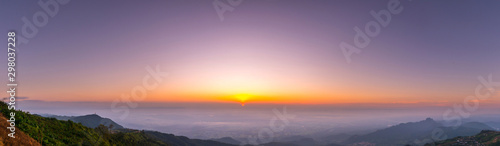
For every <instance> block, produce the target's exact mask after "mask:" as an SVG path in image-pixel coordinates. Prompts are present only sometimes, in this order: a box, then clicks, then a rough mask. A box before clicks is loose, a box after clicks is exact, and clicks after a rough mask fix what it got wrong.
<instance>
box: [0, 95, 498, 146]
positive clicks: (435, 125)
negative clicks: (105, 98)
mask: <svg viewBox="0 0 500 146" xmlns="http://www.w3.org/2000/svg"><path fill="white" fill-rule="evenodd" d="M0 110H1V112H2V115H7V114H9V113H10V112H14V113H15V114H16V128H17V129H16V130H17V132H16V136H18V137H20V138H18V139H12V138H9V137H7V134H8V132H9V131H7V130H6V129H4V130H0V133H2V136H0V145H172V146H236V145H239V144H240V141H238V140H236V139H233V138H231V137H223V138H218V139H210V140H201V139H190V138H188V137H185V136H176V135H173V134H167V133H162V132H158V131H148V130H136V129H128V128H125V127H123V126H121V125H120V124H118V123H116V122H114V121H113V120H111V119H109V118H103V117H101V116H99V115H97V114H90V115H83V116H57V115H48V114H44V115H33V114H29V113H27V112H23V111H21V110H8V109H7V104H5V103H4V102H1V103H0ZM8 124H9V123H8V122H7V121H6V118H5V117H4V116H0V125H3V126H4V127H7V125H8ZM494 124H496V123H495V122H490V123H489V125H494ZM489 125H486V124H483V123H479V122H468V123H464V124H462V125H461V126H459V127H449V126H444V125H443V124H442V123H440V122H437V121H435V120H433V119H431V118H427V119H425V120H423V121H419V122H409V123H401V124H398V125H395V126H391V127H388V128H383V129H379V130H376V131H374V132H370V133H366V134H361V135H353V136H351V135H348V134H337V135H332V136H329V137H326V138H331V139H336V140H335V141H336V142H335V143H323V142H318V140H317V139H314V138H310V137H307V136H301V135H294V136H289V137H281V138H277V139H276V140H275V141H274V142H270V143H265V144H261V145H263V146H340V145H352V146H355V145H388V146H392V145H394V146H396V145H423V144H425V143H421V144H416V143H415V140H422V139H429V138H431V135H432V133H433V131H435V130H436V129H440V130H441V132H442V135H446V136H447V138H452V139H449V140H444V141H438V142H433V143H434V144H436V145H457V144H464V143H467V142H468V143H470V142H474V143H484V144H492V145H494V144H497V145H498V144H500V142H498V141H499V139H500V133H499V132H495V131H493V130H495V129H496V128H492V126H489ZM495 126H497V125H495ZM478 133H479V134H478ZM476 134H477V135H476ZM430 144H432V143H430Z"/></svg>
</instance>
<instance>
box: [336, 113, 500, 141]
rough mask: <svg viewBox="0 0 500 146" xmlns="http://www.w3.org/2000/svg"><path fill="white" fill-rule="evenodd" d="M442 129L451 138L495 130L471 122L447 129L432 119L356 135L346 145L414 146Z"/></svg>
mask: <svg viewBox="0 0 500 146" xmlns="http://www.w3.org/2000/svg"><path fill="white" fill-rule="evenodd" d="M437 128H441V129H442V130H443V133H444V134H445V135H446V136H447V137H449V138H452V137H457V136H471V135H475V134H477V133H479V132H481V131H482V130H493V128H491V127H489V126H487V125H485V124H483V123H478V122H469V123H465V124H462V125H461V126H459V127H456V128H453V127H445V126H443V125H442V124H441V123H438V122H436V121H434V120H433V119H431V118H427V119H426V120H423V121H420V122H409V123H402V124H399V125H396V126H392V127H389V128H385V129H381V130H377V131H375V132H373V133H369V134H366V135H356V136H352V137H350V138H349V139H347V140H346V141H345V142H344V143H345V144H356V143H371V144H376V145H406V144H409V145H413V144H414V141H415V140H417V139H428V138H431V134H432V131H433V130H434V129H437Z"/></svg>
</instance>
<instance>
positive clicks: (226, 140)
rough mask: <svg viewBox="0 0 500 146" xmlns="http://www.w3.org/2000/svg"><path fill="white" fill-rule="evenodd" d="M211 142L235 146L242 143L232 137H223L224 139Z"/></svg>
mask: <svg viewBox="0 0 500 146" xmlns="http://www.w3.org/2000/svg"><path fill="white" fill-rule="evenodd" d="M210 140H213V141H218V142H222V143H227V144H233V145H239V144H240V143H241V142H240V141H237V140H235V139H233V138H231V137H222V138H217V139H210Z"/></svg>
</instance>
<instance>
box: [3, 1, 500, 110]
mask: <svg viewBox="0 0 500 146" xmlns="http://www.w3.org/2000/svg"><path fill="white" fill-rule="evenodd" d="M222 1H223V2H225V1H224V0H222ZM212 2H213V1H211V0H206V1H201V0H200V1H194V0H188V1H186V0H182V1H180V0H179V1H160V0H156V1H148V2H145V1H97V0H93V1H70V2H69V3H68V4H65V5H60V6H59V12H58V13H57V14H56V15H55V16H54V17H50V18H49V19H48V23H47V24H46V25H44V26H43V27H40V28H38V33H37V34H36V35H35V36H34V37H32V38H29V43H28V44H21V45H19V46H18V47H17V49H18V52H17V53H18V56H17V57H18V62H17V64H18V83H19V85H20V86H19V88H20V90H19V94H20V96H27V97H29V98H30V99H33V100H48V101H112V100H114V99H116V98H119V97H120V95H121V94H123V93H129V92H130V90H131V89H132V88H133V87H134V86H136V85H139V84H141V82H142V78H143V77H144V76H145V75H146V74H147V71H146V70H145V67H146V66H156V65H159V66H160V68H161V70H162V71H165V72H168V73H169V76H168V77H167V79H166V82H163V83H162V84H161V85H160V86H159V87H158V88H156V89H154V90H152V91H148V97H147V98H146V99H145V101H195V102H204V101H231V100H233V99H231V95H239V94H250V95H252V97H249V98H250V99H248V100H249V101H255V102H293V103H297V102H298V103H325V102H326V103H342V102H363V103H365V102H389V103H392V102H410V103H411V102H437V103H440V102H457V101H458V102H460V101H462V100H463V99H464V98H465V97H466V96H468V95H472V94H474V89H475V87H476V86H477V85H478V84H479V81H478V80H477V77H478V76H487V75H489V74H492V75H493V79H494V80H495V79H500V68H499V67H498V63H499V62H500V57H498V56H499V55H500V41H499V36H500V29H498V26H500V17H498V14H500V9H498V6H500V2H499V1H481V2H475V1H465V0H459V1H453V3H452V1H430V0H427V1H417V0H414V1H407V0H401V1H400V2H401V3H400V5H401V6H400V7H402V9H403V10H402V11H401V13H399V14H397V15H392V17H391V18H392V19H391V21H390V23H389V24H388V26H386V27H382V28H381V30H380V34H379V35H378V36H376V37H373V38H371V42H370V44H369V45H368V46H367V47H365V48H363V49H362V52H361V53H360V54H354V55H353V56H352V62H351V63H347V61H346V59H345V57H344V55H343V53H342V51H341V49H340V47H339V44H340V43H341V42H347V43H350V44H353V38H354V37H355V35H356V32H355V31H354V30H353V28H354V27H360V28H364V26H365V25H366V24H367V23H368V22H370V21H374V20H375V19H374V18H373V17H372V16H371V14H370V11H372V10H373V11H376V12H378V11H380V10H385V9H387V3H388V2H389V1H388V0H383V1H382V0H380V1H352V0H343V1H339V0H336V1H326V0H308V1H306V0H303V1H295V0H286V1H285V0H246V1H244V2H243V3H241V4H240V5H238V6H235V7H233V8H234V11H232V12H226V13H225V14H224V21H221V20H220V19H219V16H218V15H217V13H216V10H215V9H214V6H213V5H212ZM38 11H43V9H42V8H41V7H40V6H39V5H38V4H37V2H36V1H1V2H0V18H1V20H2V23H0V28H1V29H2V30H3V32H4V33H5V35H6V33H7V31H9V30H14V31H16V32H17V34H18V35H20V36H23V34H22V26H23V25H24V23H23V21H22V18H23V17H26V18H28V20H30V21H32V16H33V14H36V12H38ZM0 44H1V45H3V46H6V41H2V42H1V43H0ZM0 59H3V60H6V56H5V55H2V56H1V57H0ZM5 63H6V61H5ZM1 69H2V70H6V65H4V66H2V68H1ZM497 93H498V92H497ZM498 95H499V94H495V95H494V96H495V97H499V96H498ZM226 96H230V97H229V98H221V97H226ZM235 98H237V97H235ZM234 100H237V99H234ZM495 100H497V101H498V98H497V99H495Z"/></svg>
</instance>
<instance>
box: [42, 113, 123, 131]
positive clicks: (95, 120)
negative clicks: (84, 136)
mask: <svg viewBox="0 0 500 146" xmlns="http://www.w3.org/2000/svg"><path fill="white" fill-rule="evenodd" d="M41 116H43V117H50V118H56V119H58V120H65V121H67V120H71V121H73V122H75V123H82V125H83V126H87V127H90V128H96V127H97V126H99V125H100V124H102V125H104V126H106V127H112V128H111V129H113V130H116V129H123V128H124V127H123V126H121V125H120V124H118V123H116V122H114V121H113V120H111V119H108V118H103V117H101V116H99V115H97V114H90V115H83V116H58V115H50V114H41ZM111 125H113V126H111Z"/></svg>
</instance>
